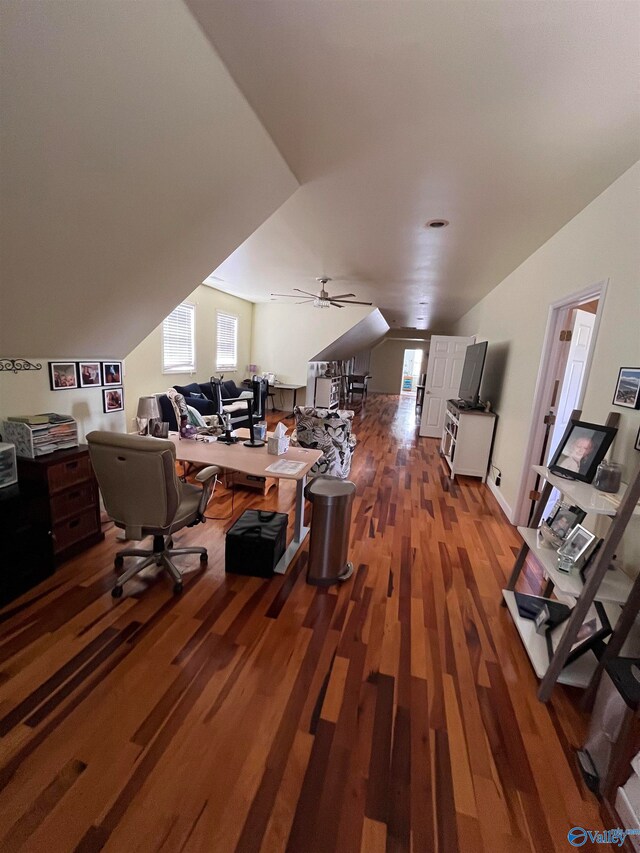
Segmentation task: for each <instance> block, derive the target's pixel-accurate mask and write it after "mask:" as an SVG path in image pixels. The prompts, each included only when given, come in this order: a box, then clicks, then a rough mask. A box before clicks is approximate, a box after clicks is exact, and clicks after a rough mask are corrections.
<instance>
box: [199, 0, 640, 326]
mask: <svg viewBox="0 0 640 853" xmlns="http://www.w3.org/2000/svg"><path fill="white" fill-rule="evenodd" d="M186 2H187V5H188V6H189V8H190V9H191V11H192V12H193V14H194V15H195V16H196V18H197V20H198V21H199V23H200V25H201V26H202V28H203V30H204V32H205V34H206V35H207V37H208V38H209V40H210V41H211V43H212V44H213V45H214V47H215V49H216V50H217V51H218V53H219V54H220V56H221V58H222V60H223V62H224V63H225V64H226V66H227V68H228V70H229V71H230V73H231V75H232V77H233V78H234V80H235V81H236V83H237V84H238V85H239V87H240V89H241V90H242V92H243V93H244V95H245V97H246V98H247V99H248V101H249V103H250V104H251V106H252V107H253V109H254V110H255V112H256V113H257V115H258V117H259V119H260V120H261V121H262V123H263V125H264V127H265V128H266V130H267V131H268V133H269V134H270V135H271V137H272V139H273V140H274V142H275V144H276V145H277V147H278V148H279V150H280V152H281V153H282V155H283V156H284V158H285V160H286V161H287V163H288V164H289V166H290V168H291V169H292V170H293V172H294V173H295V175H296V177H297V178H298V180H299V181H300V182H301V184H302V186H301V188H300V189H298V190H297V191H296V193H295V194H294V195H293V196H291V197H290V198H289V199H288V200H287V201H286V202H285V203H284V204H283V205H282V207H280V208H279V209H278V210H277V211H276V213H274V214H273V215H272V216H271V217H270V218H269V219H268V220H267V221H266V222H265V223H264V224H263V225H261V226H260V227H259V228H258V229H257V230H256V231H255V232H254V233H253V234H252V235H251V236H250V237H249V238H248V239H247V240H246V241H245V242H244V243H243V244H242V245H241V246H240V247H239V248H238V249H237V250H236V251H235V252H234V253H233V254H232V255H231V256H230V257H229V258H228V259H227V260H226V261H225V262H224V263H223V264H221V265H220V266H219V267H218V268H217V269H216V270H214V274H215V276H217V277H218V278H219V279H222V280H223V281H222V282H220V281H213V284H215V285H216V286H217V287H220V288H222V289H225V290H229V291H230V292H233V293H236V294H238V295H241V296H244V297H246V298H249V299H253V300H257V301H260V300H263V299H265V298H268V294H269V292H270V291H272V290H274V291H278V292H283V291H284V292H286V291H287V290H289V289H290V288H292V287H301V288H303V289H307V290H308V289H312V290H313V289H314V285H315V281H314V279H315V277H316V276H320V275H329V276H332V277H333V278H334V279H336V281H335V282H334V285H333V286H334V292H336V291H337V292H344V291H351V290H353V291H354V292H355V293H356V294H357V297H358V298H359V299H365V298H366V299H370V300H371V301H373V302H374V303H375V304H376V305H378V306H379V307H380V308H381V310H382V312H383V314H384V315H385V317H386V318H387V319H388V320H389V322H391V323H392V324H393V325H395V326H407V327H417V328H420V329H426V328H429V329H431V330H433V331H438V330H446V328H447V326H448V325H449V324H450V323H451V322H452V321H453V320H455V319H456V318H457V317H459V316H461V315H462V314H463V313H464V312H466V311H467V310H468V309H469V308H470V307H471V306H472V305H474V304H475V303H476V302H477V301H478V300H479V299H480V298H481V297H482V296H483V295H484V294H485V293H487V292H488V291H489V290H491V289H492V288H493V287H495V286H496V284H498V283H499V282H500V281H501V280H502V279H503V278H504V277H505V276H506V275H507V274H508V273H509V272H511V271H512V270H513V269H515V267H517V266H518V265H519V264H520V263H521V262H522V261H523V260H525V259H526V258H527V257H528V256H529V255H530V254H531V253H532V252H533V251H535V250H536V249H537V248H538V247H539V246H540V245H541V244H542V243H544V242H545V241H546V240H547V239H548V238H549V237H550V236H551V235H553V234H554V233H555V232H556V231H557V230H558V229H559V228H560V227H561V226H562V225H563V224H565V223H566V222H567V221H568V220H569V219H571V218H572V217H573V216H574V215H575V214H576V213H578V212H579V211H580V210H581V209H582V208H583V207H585V206H586V205H587V204H588V203H589V202H590V201H591V200H592V199H593V198H595V196H597V195H598V194H599V193H600V192H602V190H604V189H605V188H606V187H607V186H608V185H609V184H610V183H612V181H613V180H615V179H616V178H617V177H618V176H619V175H620V174H622V172H624V171H625V170H626V169H627V168H628V167H629V166H630V165H632V163H633V162H635V161H636V160H637V159H638V158H639V157H640V121H639V106H638V93H637V81H638V70H639V69H638V65H639V49H638V44H639V40H638V36H639V34H640V4H639V3H638V2H636V0H631V2H627V0H623V2H607V1H606V0H600V2H597V3H596V2H591V0H588V2H582V0H573V2H561V0H550V2H547V0H538V2H535V3H533V2H520V0H493V2H478V0H472V2H461V0H456V2H429V0H418V2H410V0H403V2H399V0H381V1H380V2H378V1H377V0H376V2H351V0H341V2H331V3H328V2H321V0H307V2H298V0H291V2H281V0H269V2H260V0H259V1H258V2H250V0H243V2H240V3H239V2H237V0H224V2H218V1H217V0H186ZM435 217H444V218H446V219H448V220H450V222H451V225H450V226H449V227H448V228H446V229H442V230H439V231H427V230H425V229H424V228H423V225H424V223H425V222H426V221H427V220H430V219H432V218H435ZM341 279H342V281H341ZM345 285H346V286H345ZM423 302H427V303H428V304H427V305H426V306H423V305H421V304H420V303H423ZM418 317H424V318H425V319H424V320H418V319H417V318H418Z"/></svg>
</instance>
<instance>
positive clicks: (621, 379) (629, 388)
mask: <svg viewBox="0 0 640 853" xmlns="http://www.w3.org/2000/svg"><path fill="white" fill-rule="evenodd" d="M613 405H614V406H624V408H625V409H637V408H640V367H621V368H620V371H619V373H618V382H617V383H616V390H615V393H614V395H613Z"/></svg>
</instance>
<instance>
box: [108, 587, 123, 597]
mask: <svg viewBox="0 0 640 853" xmlns="http://www.w3.org/2000/svg"><path fill="white" fill-rule="evenodd" d="M111 595H112V597H113V598H122V587H121V586H114V588H113V589H112V590H111Z"/></svg>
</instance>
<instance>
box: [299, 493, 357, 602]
mask: <svg viewBox="0 0 640 853" xmlns="http://www.w3.org/2000/svg"><path fill="white" fill-rule="evenodd" d="M355 493H356V486H355V483H352V482H350V481H349V480H334V479H329V478H326V479H325V478H322V477H319V478H317V479H315V480H312V481H311V482H310V483H309V484H308V486H307V487H306V489H305V490H304V495H305V497H306V498H307V500H309V501H310V502H311V504H312V505H313V511H312V516H311V536H310V542H309V568H308V569H307V583H310V584H314V585H315V586H329V585H330V584H333V583H338V582H339V581H345V580H347V578H349V577H351V575H352V573H353V563H349V562H348V561H347V551H348V548H349V528H350V526H351V507H352V506H353V496H354V495H355Z"/></svg>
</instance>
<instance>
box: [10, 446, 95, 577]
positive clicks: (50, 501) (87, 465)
mask: <svg viewBox="0 0 640 853" xmlns="http://www.w3.org/2000/svg"><path fill="white" fill-rule="evenodd" d="M18 481H19V483H20V487H21V490H23V491H25V493H26V494H28V495H29V496H30V498H31V500H32V506H33V507H34V511H35V512H36V514H37V516H38V517H39V520H40V521H41V522H42V523H43V524H44V525H46V527H47V530H48V531H49V535H50V536H51V540H52V544H53V553H54V556H55V560H56V562H57V563H60V562H62V561H63V560H66V559H67V558H69V557H72V556H73V555H74V554H77V553H79V552H80V551H83V550H84V549H85V548H88V547H89V546H90V545H94V544H95V543H96V542H99V541H100V540H101V539H103V538H104V534H103V533H102V529H101V525H100V506H99V501H98V485H97V483H96V479H95V477H94V474H93V469H92V467H91V461H90V459H89V451H88V448H87V447H86V446H80V447H74V448H73V449H72V450H58V451H56V452H55V453H49V454H47V455H45V456H39V457H37V458H36V459H23V458H21V459H19V460H18Z"/></svg>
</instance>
